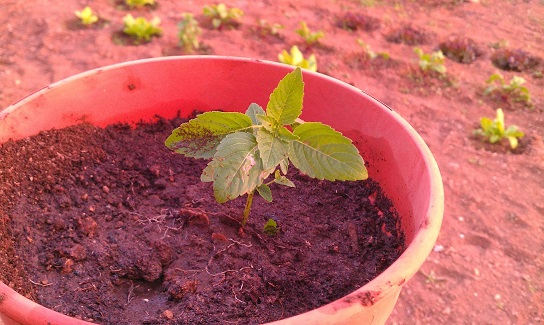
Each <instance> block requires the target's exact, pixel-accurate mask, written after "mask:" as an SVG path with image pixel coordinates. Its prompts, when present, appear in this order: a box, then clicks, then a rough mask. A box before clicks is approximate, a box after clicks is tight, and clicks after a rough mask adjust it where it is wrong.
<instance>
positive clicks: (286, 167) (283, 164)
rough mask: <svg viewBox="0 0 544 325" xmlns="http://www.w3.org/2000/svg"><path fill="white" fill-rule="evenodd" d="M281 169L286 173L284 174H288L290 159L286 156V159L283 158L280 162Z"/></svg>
mask: <svg viewBox="0 0 544 325" xmlns="http://www.w3.org/2000/svg"><path fill="white" fill-rule="evenodd" d="M280 169H281V172H282V173H283V174H284V175H287V171H288V170H289V159H288V158H286V159H284V160H282V161H281V162H280Z"/></svg>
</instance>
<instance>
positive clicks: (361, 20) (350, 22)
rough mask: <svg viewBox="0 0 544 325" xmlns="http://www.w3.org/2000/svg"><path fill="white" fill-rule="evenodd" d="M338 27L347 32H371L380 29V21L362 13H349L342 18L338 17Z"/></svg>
mask: <svg viewBox="0 0 544 325" xmlns="http://www.w3.org/2000/svg"><path fill="white" fill-rule="evenodd" d="M336 25H337V26H338V27H340V28H342V29H345V30H350V31H356V30H363V31H366V32H371V31H373V30H376V29H378V28H379V27H380V20H379V19H377V18H374V17H370V16H366V15H363V14H361V13H356V12H351V11H348V12H346V13H345V14H343V15H342V16H339V17H337V19H336Z"/></svg>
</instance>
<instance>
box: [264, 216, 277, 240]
mask: <svg viewBox="0 0 544 325" xmlns="http://www.w3.org/2000/svg"><path fill="white" fill-rule="evenodd" d="M279 231H280V228H279V227H278V223H277V222H276V220H274V219H272V218H270V219H268V221H266V223H265V224H264V226H263V232H264V233H265V234H267V235H269V236H275V235H277V234H278V232H279Z"/></svg>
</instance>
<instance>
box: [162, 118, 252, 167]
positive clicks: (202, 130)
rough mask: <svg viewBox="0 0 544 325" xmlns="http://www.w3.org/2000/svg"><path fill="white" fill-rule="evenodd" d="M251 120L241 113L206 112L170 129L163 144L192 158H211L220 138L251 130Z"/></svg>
mask: <svg viewBox="0 0 544 325" xmlns="http://www.w3.org/2000/svg"><path fill="white" fill-rule="evenodd" d="M251 126H252V121H251V119H250V117H249V116H247V115H245V114H242V113H227V112H207V113H204V114H200V115H198V116H197V117H196V118H194V119H192V120H190V121H189V122H186V123H183V124H181V125H180V126H179V127H178V128H176V129H175V130H174V131H172V134H171V135H170V136H169V137H168V138H167V139H166V141H165V145H166V146H167V147H168V148H170V150H173V151H175V152H177V153H180V154H183V155H185V156H188V157H194V158H205V159H208V158H211V157H213V155H214V154H215V150H216V148H217V146H218V145H219V143H220V142H221V140H222V139H223V138H224V137H225V136H226V135H227V134H230V133H234V132H237V131H244V130H251Z"/></svg>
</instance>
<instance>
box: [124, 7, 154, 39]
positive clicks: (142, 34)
mask: <svg viewBox="0 0 544 325" xmlns="http://www.w3.org/2000/svg"><path fill="white" fill-rule="evenodd" d="M123 23H124V24H125V29H124V30H123V32H124V33H125V34H127V35H130V36H132V37H134V38H135V39H136V42H137V43H140V42H142V41H144V42H148V41H149V40H151V36H159V35H161V34H162V28H160V27H159V24H160V23H161V20H160V19H159V18H158V17H154V18H153V19H152V20H151V21H148V20H147V19H145V18H144V17H138V18H134V17H132V15H131V14H128V15H126V16H125V17H123Z"/></svg>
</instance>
